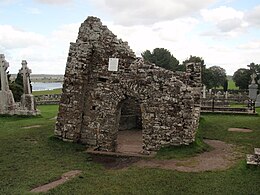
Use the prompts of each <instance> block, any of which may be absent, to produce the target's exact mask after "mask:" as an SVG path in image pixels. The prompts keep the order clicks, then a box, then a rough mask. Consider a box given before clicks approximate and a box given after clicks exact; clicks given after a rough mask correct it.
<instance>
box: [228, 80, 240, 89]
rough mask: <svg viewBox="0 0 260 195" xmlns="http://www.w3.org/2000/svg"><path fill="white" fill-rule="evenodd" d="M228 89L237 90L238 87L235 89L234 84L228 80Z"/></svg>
mask: <svg viewBox="0 0 260 195" xmlns="http://www.w3.org/2000/svg"><path fill="white" fill-rule="evenodd" d="M228 89H239V87H237V86H236V84H235V82H234V81H233V80H232V79H231V80H228Z"/></svg>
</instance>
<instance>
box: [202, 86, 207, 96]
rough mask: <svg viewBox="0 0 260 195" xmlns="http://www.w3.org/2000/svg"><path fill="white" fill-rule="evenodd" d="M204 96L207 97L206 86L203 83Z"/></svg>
mask: <svg viewBox="0 0 260 195" xmlns="http://www.w3.org/2000/svg"><path fill="white" fill-rule="evenodd" d="M202 98H204V99H205V98H206V86H205V85H203V94H202Z"/></svg>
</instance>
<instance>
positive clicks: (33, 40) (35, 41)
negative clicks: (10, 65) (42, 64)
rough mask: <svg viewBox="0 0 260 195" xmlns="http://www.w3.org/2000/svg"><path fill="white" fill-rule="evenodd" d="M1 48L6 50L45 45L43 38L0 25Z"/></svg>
mask: <svg viewBox="0 0 260 195" xmlns="http://www.w3.org/2000/svg"><path fill="white" fill-rule="evenodd" d="M0 42H1V46H2V47H3V48H6V49H14V48H25V47H29V46H32V45H45V43H46V39H45V37H44V36H42V35H40V34H37V33H33V32H25V31H22V30H19V29H16V28H14V27H13V26H10V25H0Z"/></svg>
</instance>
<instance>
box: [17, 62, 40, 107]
mask: <svg viewBox="0 0 260 195" xmlns="http://www.w3.org/2000/svg"><path fill="white" fill-rule="evenodd" d="M31 72H32V71H31V69H29V68H28V66H27V62H26V60H23V61H22V68H21V69H20V70H19V73H20V74H21V75H22V77H23V89H24V93H23V95H22V98H21V106H22V107H23V109H24V110H28V111H31V112H35V111H36V106H35V100H34V96H33V95H32V92H31V87H30V74H31Z"/></svg>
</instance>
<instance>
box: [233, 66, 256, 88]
mask: <svg viewBox="0 0 260 195" xmlns="http://www.w3.org/2000/svg"><path fill="white" fill-rule="evenodd" d="M251 74H252V70H249V69H246V68H239V69H238V70H237V71H236V72H234V75H233V77H232V79H233V81H234V82H235V84H236V86H237V87H239V89H248V85H249V84H250V82H251V77H250V75H251Z"/></svg>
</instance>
